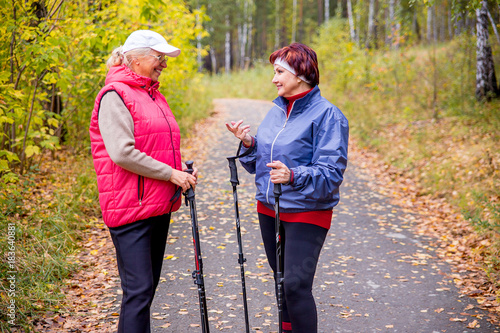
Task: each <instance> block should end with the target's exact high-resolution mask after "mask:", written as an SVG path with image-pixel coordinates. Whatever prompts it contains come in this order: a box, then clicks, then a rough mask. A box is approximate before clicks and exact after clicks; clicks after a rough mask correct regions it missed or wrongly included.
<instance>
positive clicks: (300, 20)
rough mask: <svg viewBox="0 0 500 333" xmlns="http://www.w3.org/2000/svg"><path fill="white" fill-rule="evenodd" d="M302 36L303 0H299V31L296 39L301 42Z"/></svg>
mask: <svg viewBox="0 0 500 333" xmlns="http://www.w3.org/2000/svg"><path fill="white" fill-rule="evenodd" d="M303 37H304V0H300V1H299V33H298V39H297V40H298V41H299V42H301V41H302V38H303Z"/></svg>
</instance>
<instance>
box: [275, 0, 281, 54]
mask: <svg viewBox="0 0 500 333" xmlns="http://www.w3.org/2000/svg"><path fill="white" fill-rule="evenodd" d="M275 9H276V10H275V15H276V19H275V21H274V49H275V50H277V49H279V47H280V0H276V1H275Z"/></svg>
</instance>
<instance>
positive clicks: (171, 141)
mask: <svg viewBox="0 0 500 333" xmlns="http://www.w3.org/2000/svg"><path fill="white" fill-rule="evenodd" d="M150 97H151V98H152V99H153V102H155V104H156V105H157V106H158V108H159V109H160V111H161V113H162V115H163V118H165V121H166V122H167V125H168V130H169V132H170V144H171V146H172V156H173V158H174V169H176V168H177V160H176V158H175V146H174V137H173V134H172V127H171V126H170V122H169V121H168V118H167V116H166V115H165V112H164V111H163V109H162V108H161V106H159V105H158V104H157V103H156V99H155V98H154V97H153V96H152V95H150ZM174 186H175V193H174V195H173V196H172V198H170V200H171V201H172V199H173V198H174V197H175V196H176V193H177V189H178V187H177V186H176V185H174ZM177 200H178V198H177V199H176V200H174V201H173V202H172V204H171V205H170V209H169V213H171V212H172V208H173V207H174V204H175V203H176V202H177Z"/></svg>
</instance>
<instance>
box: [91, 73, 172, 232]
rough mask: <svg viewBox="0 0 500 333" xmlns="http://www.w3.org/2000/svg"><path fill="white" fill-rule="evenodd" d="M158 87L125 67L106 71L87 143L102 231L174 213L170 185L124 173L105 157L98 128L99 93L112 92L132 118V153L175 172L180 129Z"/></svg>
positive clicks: (93, 112) (106, 155)
mask: <svg viewBox="0 0 500 333" xmlns="http://www.w3.org/2000/svg"><path fill="white" fill-rule="evenodd" d="M158 85H159V84H158V83H157V82H153V81H152V80H151V79H149V78H146V77H143V76H140V75H138V74H136V73H134V72H132V71H131V70H130V69H129V68H128V67H126V66H116V67H112V68H111V69H110V70H109V72H108V75H107V77H106V85H105V86H104V88H103V89H101V91H100V92H99V94H98V95H97V97H96V100H95V105H94V110H93V111H92V118H91V121H90V141H91V149H92V157H93V158H94V168H95V171H96V174H97V187H98V190H99V203H100V205H101V210H102V215H103V220H104V223H106V225H107V226H108V227H118V226H121V225H124V224H128V223H132V222H135V221H139V220H144V219H147V218H149V217H152V216H158V215H163V214H166V213H169V212H173V211H176V210H178V209H179V207H180V205H181V201H182V200H180V198H177V200H175V201H170V199H171V198H172V197H173V196H174V193H175V191H176V186H175V185H174V184H173V183H171V182H167V181H162V180H156V179H151V178H146V177H143V176H140V175H138V174H135V173H132V172H130V171H127V170H125V169H123V168H121V167H120V166H118V165H117V164H115V163H114V162H113V161H112V160H111V158H110V157H109V155H108V153H107V151H106V148H105V146H104V142H103V140H102V136H101V132H100V130H99V123H98V117H99V107H100V102H101V99H102V97H103V96H104V94H106V93H107V92H109V91H115V92H117V93H118V94H119V95H120V96H121V98H122V100H123V102H124V103H125V105H126V106H127V108H128V109H129V111H130V114H131V115H132V118H133V119H134V137H135V147H136V149H138V150H140V151H142V152H144V153H146V154H147V155H149V156H151V157H153V158H154V159H156V160H158V161H160V162H163V163H166V164H168V165H170V166H172V167H173V168H175V169H177V170H181V168H182V165H181V154H180V131H179V126H178V125H177V122H176V121H175V117H174V115H173V113H172V111H171V110H170V107H169V106H168V103H167V101H166V99H165V97H164V96H163V95H162V94H161V93H160V92H159V91H158Z"/></svg>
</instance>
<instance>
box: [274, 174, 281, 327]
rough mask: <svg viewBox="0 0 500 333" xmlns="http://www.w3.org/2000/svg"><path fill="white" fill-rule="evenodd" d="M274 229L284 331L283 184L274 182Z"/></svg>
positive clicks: (279, 303) (277, 288) (277, 284)
mask: <svg viewBox="0 0 500 333" xmlns="http://www.w3.org/2000/svg"><path fill="white" fill-rule="evenodd" d="M273 193H274V214H275V216H276V218H275V220H274V230H275V232H276V302H277V303H278V325H279V327H278V332H279V333H282V332H283V326H282V325H283V324H282V322H283V255H282V253H281V250H282V249H281V221H280V196H281V184H274V190H273Z"/></svg>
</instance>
